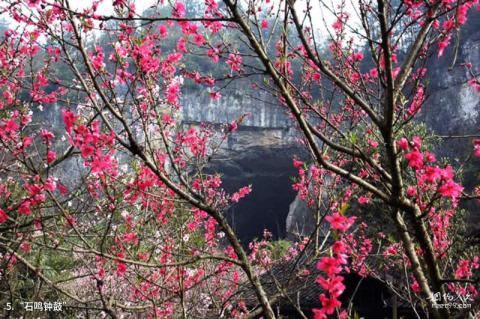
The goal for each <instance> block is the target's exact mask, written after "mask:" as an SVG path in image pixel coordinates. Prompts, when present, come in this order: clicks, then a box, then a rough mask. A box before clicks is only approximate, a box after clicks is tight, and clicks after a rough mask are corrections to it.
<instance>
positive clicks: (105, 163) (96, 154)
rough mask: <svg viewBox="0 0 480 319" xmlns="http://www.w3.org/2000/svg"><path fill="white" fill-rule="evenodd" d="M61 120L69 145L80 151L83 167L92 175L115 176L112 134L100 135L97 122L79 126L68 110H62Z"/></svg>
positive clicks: (75, 117) (76, 119)
mask: <svg viewBox="0 0 480 319" xmlns="http://www.w3.org/2000/svg"><path fill="white" fill-rule="evenodd" d="M63 120H64V123H65V129H66V131H67V133H68V135H69V141H70V144H71V145H73V146H75V147H76V148H78V149H79V150H80V153H81V155H82V157H83V158H84V159H85V166H88V167H90V168H91V169H92V173H93V174H98V175H102V174H105V173H107V174H109V175H112V176H115V175H117V162H116V160H115V159H114V157H113V154H114V153H115V150H114V148H113V144H114V133H111V132H110V133H102V132H101V128H100V122H98V121H94V122H92V123H91V124H90V125H88V126H87V125H85V124H80V123H79V117H78V116H77V115H75V114H74V113H73V112H72V111H69V110H63Z"/></svg>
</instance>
